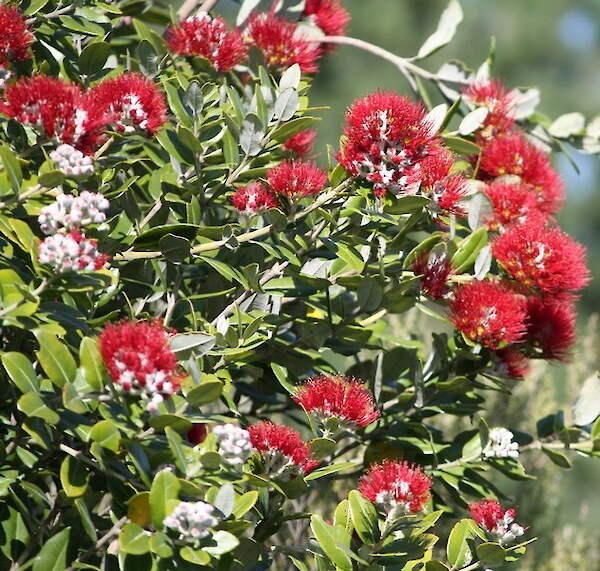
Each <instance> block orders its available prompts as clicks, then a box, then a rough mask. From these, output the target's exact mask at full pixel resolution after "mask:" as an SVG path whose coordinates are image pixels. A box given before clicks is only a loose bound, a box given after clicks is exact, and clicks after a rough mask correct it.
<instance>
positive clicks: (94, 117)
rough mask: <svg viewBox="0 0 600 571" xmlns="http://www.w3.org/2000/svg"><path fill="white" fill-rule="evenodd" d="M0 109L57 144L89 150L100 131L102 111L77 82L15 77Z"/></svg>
mask: <svg viewBox="0 0 600 571" xmlns="http://www.w3.org/2000/svg"><path fill="white" fill-rule="evenodd" d="M0 112H2V113H4V114H5V115H7V116H8V117H10V118H12V119H15V120H16V121H19V122H20V123H22V124H23V125H29V126H31V127H37V128H38V129H40V130H41V132H42V134H43V135H44V136H46V137H48V138H49V139H52V140H54V141H56V142H57V143H66V144H70V145H73V146H75V147H77V148H78V149H80V150H81V151H83V152H86V153H89V152H91V151H92V150H93V147H94V145H95V144H96V143H97V141H98V138H99V136H100V133H101V130H100V129H101V127H102V114H101V113H100V112H99V110H98V109H97V108H96V107H94V106H93V105H90V101H89V99H88V98H87V97H85V96H84V95H83V93H82V91H81V88H80V87H79V86H78V85H75V84H73V83H67V82H66V81H63V80H61V79H55V78H53V77H48V76H45V75H36V76H33V77H31V78H22V79H19V80H18V81H17V82H16V83H13V84H12V85H10V86H9V87H8V88H7V89H6V93H5V100H4V102H0Z"/></svg>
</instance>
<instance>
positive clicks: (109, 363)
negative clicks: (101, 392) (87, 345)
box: [98, 320, 185, 396]
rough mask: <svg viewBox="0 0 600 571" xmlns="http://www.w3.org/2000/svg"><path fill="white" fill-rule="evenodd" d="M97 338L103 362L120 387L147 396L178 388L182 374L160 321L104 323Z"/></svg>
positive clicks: (167, 392) (173, 391) (174, 390)
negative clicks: (104, 326)
mask: <svg viewBox="0 0 600 571" xmlns="http://www.w3.org/2000/svg"><path fill="white" fill-rule="evenodd" d="M98 341H99V345H100V353H101V355H102V359H103V361H104V365H105V366H106V368H107V370H108V372H109V374H110V376H111V378H112V380H113V383H115V385H116V386H117V387H118V388H120V389H121V390H123V391H125V392H133V393H137V394H140V393H143V394H147V395H149V396H154V395H156V394H162V395H172V394H174V393H176V392H177V391H178V390H179V386H180V384H181V381H182V379H183V378H184V377H185V375H184V374H182V373H181V372H179V365H178V363H177V359H176V358H175V355H174V354H173V351H172V350H171V348H170V347H169V335H168V333H167V332H165V330H164V327H163V324H162V322H161V321H160V320H156V321H152V322H151V323H148V322H146V321H138V322H135V321H122V322H121V323H117V324H110V325H107V326H106V328H105V329H104V331H103V332H102V333H101V334H100V337H99V339H98Z"/></svg>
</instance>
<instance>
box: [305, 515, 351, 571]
mask: <svg viewBox="0 0 600 571" xmlns="http://www.w3.org/2000/svg"><path fill="white" fill-rule="evenodd" d="M310 528H311V530H312V532H313V535H314V536H315V538H316V540H317V541H318V543H319V545H320V547H321V549H322V550H323V553H325V555H326V556H327V557H328V558H329V559H331V561H333V563H334V564H335V565H337V566H338V567H339V568H340V569H341V570H342V571H352V567H353V566H352V560H351V559H350V557H349V556H348V555H346V553H345V552H344V550H342V549H340V547H339V544H340V543H341V544H342V545H343V546H344V547H348V546H349V545H350V535H349V534H348V532H347V531H346V530H345V529H344V528H343V527H341V526H339V525H328V524H326V523H325V522H324V521H323V518H322V517H321V516H320V515H313V516H312V517H311V518H310ZM340 540H342V541H340Z"/></svg>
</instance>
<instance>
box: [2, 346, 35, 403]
mask: <svg viewBox="0 0 600 571" xmlns="http://www.w3.org/2000/svg"><path fill="white" fill-rule="evenodd" d="M1 358H2V364H3V365H4V368H5V369H6V372H7V373H8V376H9V377H10V379H11V381H12V382H13V383H15V385H17V388H18V389H19V390H20V391H21V392H22V393H23V394H25V393H28V392H30V391H35V392H37V391H39V388H40V383H39V381H38V378H37V375H36V374H35V370H34V368H33V365H32V364H31V361H30V360H29V359H28V358H27V357H26V356H25V355H23V354H22V353H17V352H9V353H3V354H2V357H1Z"/></svg>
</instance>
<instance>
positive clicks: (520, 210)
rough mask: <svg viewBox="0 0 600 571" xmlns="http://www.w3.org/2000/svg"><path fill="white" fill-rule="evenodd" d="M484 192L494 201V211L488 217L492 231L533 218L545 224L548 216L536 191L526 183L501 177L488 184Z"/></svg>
mask: <svg viewBox="0 0 600 571" xmlns="http://www.w3.org/2000/svg"><path fill="white" fill-rule="evenodd" d="M484 192H485V194H486V195H487V197H488V198H489V199H490V202H491V203H492V212H490V213H489V214H488V216H487V217H486V225H487V227H488V228H489V229H490V230H491V231H492V232H498V231H502V230H506V228H508V227H509V226H511V225H512V224H518V223H522V222H526V221H527V220H531V219H535V221H536V222H535V223H536V224H542V225H543V224H545V222H546V220H547V218H548V215H547V213H545V212H543V211H541V210H540V209H539V208H538V202H537V196H536V194H535V192H532V191H531V190H530V189H529V188H528V187H527V186H526V185H524V184H521V183H517V182H508V181H505V180H502V179H499V180H495V181H493V182H492V183H491V184H489V185H487V186H486V188H485V190H484Z"/></svg>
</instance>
